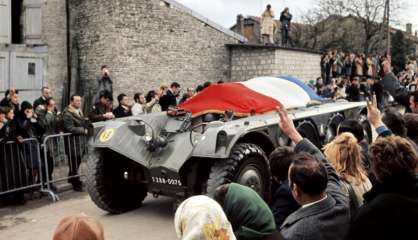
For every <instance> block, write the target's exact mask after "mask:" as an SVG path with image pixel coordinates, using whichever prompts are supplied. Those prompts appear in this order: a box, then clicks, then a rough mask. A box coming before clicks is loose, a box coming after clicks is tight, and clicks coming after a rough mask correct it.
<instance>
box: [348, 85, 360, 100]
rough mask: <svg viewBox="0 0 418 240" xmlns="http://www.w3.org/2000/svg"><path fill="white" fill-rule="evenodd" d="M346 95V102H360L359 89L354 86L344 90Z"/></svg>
mask: <svg viewBox="0 0 418 240" xmlns="http://www.w3.org/2000/svg"><path fill="white" fill-rule="evenodd" d="M345 92H346V93H347V100H348V101H351V102H359V101H360V88H359V87H358V86H355V85H351V86H348V87H347V89H346V90H345Z"/></svg>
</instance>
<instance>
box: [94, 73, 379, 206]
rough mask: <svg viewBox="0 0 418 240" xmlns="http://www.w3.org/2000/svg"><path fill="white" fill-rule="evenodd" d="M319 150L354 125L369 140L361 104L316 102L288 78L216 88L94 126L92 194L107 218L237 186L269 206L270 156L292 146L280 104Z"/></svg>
mask: <svg viewBox="0 0 418 240" xmlns="http://www.w3.org/2000/svg"><path fill="white" fill-rule="evenodd" d="M279 101H280V102H281V103H282V104H283V105H284V106H285V107H286V108H287V109H288V111H289V114H290V116H291V117H292V118H293V120H294V122H295V126H297V129H298V130H299V131H300V133H301V134H302V135H303V136H304V137H306V138H308V139H310V140H311V141H312V142H313V143H314V144H315V145H317V146H319V147H320V146H322V145H323V144H325V143H327V142H329V141H331V140H332V139H333V138H334V137H335V135H336V132H337V127H338V125H339V124H340V123H341V122H342V121H343V120H344V119H346V118H351V119H352V118H355V119H358V120H359V121H361V122H362V124H363V125H364V128H365V131H366V136H368V137H369V138H371V132H370V125H369V124H368V123H367V121H366V119H367V118H365V115H366V108H365V107H366V104H365V103H363V102H358V103H350V102H345V101H342V102H334V101H329V100H324V99H322V98H320V97H318V96H317V95H316V94H315V93H314V92H313V91H312V90H311V89H310V88H309V87H307V86H306V85H305V84H303V83H302V82H301V81H299V80H297V79H294V78H291V77H261V78H255V79H252V80H249V81H246V82H239V83H225V84H218V85H213V86H210V87H208V88H207V89H205V90H204V91H203V92H201V93H199V94H197V95H196V96H194V97H192V98H191V99H189V100H187V101H186V102H185V103H183V104H181V105H180V106H178V107H177V108H176V109H172V110H169V111H168V112H161V113H152V114H145V115H141V116H135V117H129V118H122V119H116V120H111V121H106V122H100V123H96V124H95V125H94V130H93V131H92V132H93V133H92V136H91V139H90V143H89V144H90V148H91V151H90V154H89V158H88V160H87V166H88V171H87V172H88V173H87V190H88V193H89V194H90V197H91V199H92V200H93V201H94V202H95V204H96V205H97V206H98V207H100V208H102V209H103V210H105V211H108V212H110V213H122V212H126V211H129V210H132V209H135V208H137V207H139V206H140V205H141V203H142V201H143V200H144V198H145V197H146V196H147V195H148V193H151V194H152V195H153V196H154V197H158V196H159V195H163V196H170V197H174V198H177V199H179V200H181V199H185V198H187V197H189V196H193V195H198V194H209V195H210V194H211V193H213V192H214V190H215V189H216V188H217V187H218V186H220V185H222V184H225V183H229V182H238V183H240V184H243V185H246V186H249V187H251V188H253V189H254V190H255V191H257V192H258V193H259V194H260V195H261V196H262V197H264V198H265V199H268V198H269V195H270V187H271V173H270V168H269V162H268V158H267V157H268V155H269V154H270V153H271V152H272V151H273V150H274V149H275V148H276V147H278V146H286V145H291V141H290V140H289V138H288V137H287V136H286V135H284V134H283V133H282V132H281V130H280V127H279V126H278V121H279V117H278V114H277V113H276V112H275V108H276V106H277V104H278V102H279Z"/></svg>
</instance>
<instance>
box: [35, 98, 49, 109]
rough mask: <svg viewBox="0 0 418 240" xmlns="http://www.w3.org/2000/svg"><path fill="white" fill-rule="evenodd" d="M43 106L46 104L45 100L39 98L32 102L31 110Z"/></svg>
mask: <svg viewBox="0 0 418 240" xmlns="http://www.w3.org/2000/svg"><path fill="white" fill-rule="evenodd" d="M45 104H46V100H45V99H44V98H43V97H40V98H38V99H36V100H35V101H34V102H33V109H36V108H37V107H38V106H39V105H45Z"/></svg>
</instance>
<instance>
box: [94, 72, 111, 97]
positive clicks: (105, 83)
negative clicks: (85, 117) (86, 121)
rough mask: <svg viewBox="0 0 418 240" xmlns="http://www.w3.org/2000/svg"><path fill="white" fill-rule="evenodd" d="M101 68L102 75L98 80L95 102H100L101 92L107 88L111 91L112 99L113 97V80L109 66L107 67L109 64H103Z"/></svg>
mask: <svg viewBox="0 0 418 240" xmlns="http://www.w3.org/2000/svg"><path fill="white" fill-rule="evenodd" d="M101 70H102V76H101V78H100V79H99V80H98V86H97V89H96V95H94V97H93V104H95V103H97V102H99V99H100V93H101V92H102V91H105V90H106V91H108V92H109V93H110V95H111V96H112V99H113V81H112V79H111V78H110V71H109V68H108V67H107V65H103V66H102V67H101Z"/></svg>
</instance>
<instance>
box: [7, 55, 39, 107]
mask: <svg viewBox="0 0 418 240" xmlns="http://www.w3.org/2000/svg"><path fill="white" fill-rule="evenodd" d="M10 64H11V67H10V69H11V70H10V80H11V81H10V87H14V88H16V89H19V98H20V99H21V101H22V100H26V101H30V102H33V101H34V100H35V99H36V98H38V97H39V95H40V89H41V88H42V86H43V77H44V73H43V71H44V66H43V65H44V60H43V58H42V57H41V56H39V55H37V54H35V53H20V52H12V53H11V54H10Z"/></svg>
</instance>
